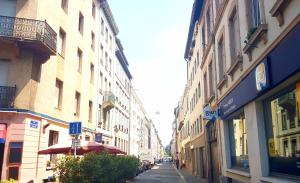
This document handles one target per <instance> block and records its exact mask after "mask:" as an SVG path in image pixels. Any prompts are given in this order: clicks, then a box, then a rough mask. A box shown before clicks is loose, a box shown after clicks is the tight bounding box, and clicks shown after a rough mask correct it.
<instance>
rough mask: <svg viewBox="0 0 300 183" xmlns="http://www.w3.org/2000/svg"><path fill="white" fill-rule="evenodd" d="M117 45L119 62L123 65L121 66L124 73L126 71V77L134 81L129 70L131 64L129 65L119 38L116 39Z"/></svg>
mask: <svg viewBox="0 0 300 183" xmlns="http://www.w3.org/2000/svg"><path fill="white" fill-rule="evenodd" d="M116 43H117V47H118V49H117V50H116V56H117V58H118V60H119V62H120V63H121V66H122V68H123V69H124V71H125V73H126V75H127V76H128V78H129V79H132V75H131V73H130V71H129V69H128V66H129V64H128V61H127V59H126V56H125V54H124V52H123V46H122V44H121V41H120V40H119V39H118V38H116Z"/></svg>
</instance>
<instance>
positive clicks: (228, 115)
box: [178, 0, 300, 183]
mask: <svg viewBox="0 0 300 183" xmlns="http://www.w3.org/2000/svg"><path fill="white" fill-rule="evenodd" d="M299 7H300V6H299V1H281V0H273V1H264V0H242V1H236V0H210V1H209V0H207V1H195V3H194V7H193V13H192V18H191V25H190V32H189V36H188V41H187V49H186V52H185V58H186V60H187V63H188V68H189V69H188V78H191V80H188V83H187V85H188V86H189V87H188V90H189V92H185V95H184V97H185V98H187V100H188V101H189V102H190V106H191V107H190V109H193V108H196V110H195V111H197V113H199V114H201V111H203V113H202V117H203V118H204V119H203V120H204V126H205V131H204V133H205V134H206V135H205V138H206V140H205V143H206V145H205V147H206V149H207V150H206V153H207V154H206V155H207V163H208V166H207V168H208V171H209V173H208V174H207V175H208V177H207V180H208V181H209V182H219V181H222V182H255V183H256V182H298V181H299V180H300V179H299V177H300V174H299V162H300V161H299V160H300V159H299V158H300V154H299V147H300V146H299V128H298V127H299V70H300V69H299V68H300V66H299V63H300V62H298V53H297V49H296V48H297V47H299V42H298V40H299V39H298V37H299V34H300V31H299V29H300V28H299ZM191 30H192V31H191ZM197 35H198V36H197ZM197 42H199V43H200V44H197ZM195 55H197V56H196V59H195V57H194V56H195ZM197 58H199V61H197ZM197 62H199V66H197V65H198V64H197ZM195 65H196V66H195ZM198 67H200V73H201V74H200V75H199V76H198V75H197V72H198V70H197V68H198ZM195 78H196V79H195ZM197 79H199V80H200V88H201V90H200V91H202V94H203V95H202V96H203V98H202V100H203V103H202V104H201V105H202V106H201V108H202V109H197V98H196V99H195V95H196V93H197V92H194V91H195V87H194V88H193V81H197ZM188 93H190V94H188ZM195 100H196V104H195ZM181 101H182V100H181ZM194 106H195V107H194ZM207 111H209V112H210V113H215V114H218V117H216V116H215V120H205V119H208V118H207V116H206V114H204V113H205V112H207ZM191 114H193V112H192V113H191ZM179 116H180V115H179ZM188 117H189V120H188V121H189V122H191V118H193V117H192V116H191V115H189V116H188ZM178 119H179V117H178ZM182 121H184V120H183V119H180V120H179V126H178V127H179V129H180V127H181V126H183V127H182V128H184V127H185V124H186V123H184V122H183V123H181V122H182ZM180 125H181V126H180ZM187 126H189V127H188V128H189V130H190V131H193V126H192V125H191V124H190V125H187ZM189 130H188V131H189ZM189 138H192V135H191V134H190V133H188V135H186V136H184V138H183V139H182V137H179V139H181V143H183V142H185V140H186V139H189ZM198 138H199V137H198ZM190 143H191V142H190ZM216 157H218V158H216ZM216 160H217V161H216ZM193 168H194V167H193V166H192V170H193ZM188 169H189V170H190V169H191V168H190V167H188Z"/></svg>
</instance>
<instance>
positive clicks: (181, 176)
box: [173, 164, 187, 183]
mask: <svg viewBox="0 0 300 183" xmlns="http://www.w3.org/2000/svg"><path fill="white" fill-rule="evenodd" d="M173 168H174V169H175V170H176V172H177V173H178V175H179V176H180V178H181V180H182V181H183V183H187V182H186V180H185V178H184V176H183V175H182V174H181V173H180V172H179V171H178V170H177V168H176V167H175V165H174V164H173Z"/></svg>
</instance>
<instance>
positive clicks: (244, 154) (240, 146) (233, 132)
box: [229, 114, 249, 170]
mask: <svg viewBox="0 0 300 183" xmlns="http://www.w3.org/2000/svg"><path fill="white" fill-rule="evenodd" d="M229 132H230V148H231V164H232V166H233V167H238V168H242V169H246V170H248V169H249V160H248V146H247V129H246V123H245V117H244V115H243V114H240V115H239V116H236V117H234V118H233V119H231V120H230V121H229Z"/></svg>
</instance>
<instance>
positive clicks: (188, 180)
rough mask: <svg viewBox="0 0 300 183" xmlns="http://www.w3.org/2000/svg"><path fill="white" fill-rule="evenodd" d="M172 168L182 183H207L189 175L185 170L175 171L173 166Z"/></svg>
mask: <svg viewBox="0 0 300 183" xmlns="http://www.w3.org/2000/svg"><path fill="white" fill-rule="evenodd" d="M174 168H175V169H176V170H177V172H178V174H179V175H180V177H181V178H182V179H184V180H185V182H184V183H207V180H205V179H201V178H200V177H198V176H195V175H191V174H190V173H189V172H188V171H187V170H186V169H185V168H182V169H177V168H176V166H175V165H174Z"/></svg>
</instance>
